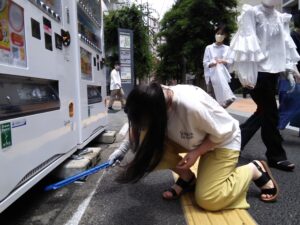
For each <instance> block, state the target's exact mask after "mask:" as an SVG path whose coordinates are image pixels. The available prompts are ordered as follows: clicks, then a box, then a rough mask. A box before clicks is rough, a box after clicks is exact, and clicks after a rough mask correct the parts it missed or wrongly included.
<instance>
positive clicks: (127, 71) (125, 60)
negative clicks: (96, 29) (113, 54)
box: [118, 29, 134, 95]
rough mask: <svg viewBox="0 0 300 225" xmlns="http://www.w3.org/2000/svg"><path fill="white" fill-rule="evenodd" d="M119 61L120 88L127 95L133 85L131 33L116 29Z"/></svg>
mask: <svg viewBox="0 0 300 225" xmlns="http://www.w3.org/2000/svg"><path fill="white" fill-rule="evenodd" d="M118 33H119V61H120V67H121V68H120V76H121V82H122V87H123V89H124V91H125V94H126V95H127V94H128V92H130V90H131V89H132V88H133V85H134V70H133V68H134V61H133V59H134V57H133V32H132V30H128V29H118Z"/></svg>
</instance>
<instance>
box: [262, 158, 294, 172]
mask: <svg viewBox="0 0 300 225" xmlns="http://www.w3.org/2000/svg"><path fill="white" fill-rule="evenodd" d="M268 164H269V166H271V167H274V168H277V169H279V170H284V171H290V172H291V171H293V170H294V169H295V164H293V163H291V162H290V161H288V160H283V161H278V162H273V161H268Z"/></svg>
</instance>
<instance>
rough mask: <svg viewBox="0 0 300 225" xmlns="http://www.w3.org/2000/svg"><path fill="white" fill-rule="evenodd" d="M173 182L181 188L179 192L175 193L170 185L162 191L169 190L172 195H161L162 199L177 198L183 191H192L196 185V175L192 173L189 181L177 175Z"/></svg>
mask: <svg viewBox="0 0 300 225" xmlns="http://www.w3.org/2000/svg"><path fill="white" fill-rule="evenodd" d="M175 184H176V185H178V186H179V187H181V188H182V190H181V192H180V193H177V192H176V191H175V189H174V188H172V187H170V188H169V189H167V190H165V191H164V193H165V192H167V191H169V192H171V193H172V197H170V198H166V197H164V196H163V199H165V200H174V199H178V198H179V197H180V196H181V195H183V194H184V193H187V192H191V191H194V190H195V185H196V177H195V175H194V174H193V177H192V178H191V179H190V180H189V181H185V180H183V179H182V178H180V177H179V178H178V180H177V181H176V183H175Z"/></svg>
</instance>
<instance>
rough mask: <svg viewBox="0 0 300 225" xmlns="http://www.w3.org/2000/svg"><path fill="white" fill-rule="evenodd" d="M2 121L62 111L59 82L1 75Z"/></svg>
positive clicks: (0, 100) (0, 102) (0, 117)
mask: <svg viewBox="0 0 300 225" xmlns="http://www.w3.org/2000/svg"><path fill="white" fill-rule="evenodd" d="M0 90H1V91H0V121H1V120H6V119H12V118H17V117H22V116H27V115H33V114H37V113H43V112H48V111H53V110H58V109H60V99H59V94H58V81H55V80H47V79H38V78H29V77H21V76H12V75H5V74H0Z"/></svg>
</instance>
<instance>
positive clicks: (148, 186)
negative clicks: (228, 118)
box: [0, 99, 300, 225]
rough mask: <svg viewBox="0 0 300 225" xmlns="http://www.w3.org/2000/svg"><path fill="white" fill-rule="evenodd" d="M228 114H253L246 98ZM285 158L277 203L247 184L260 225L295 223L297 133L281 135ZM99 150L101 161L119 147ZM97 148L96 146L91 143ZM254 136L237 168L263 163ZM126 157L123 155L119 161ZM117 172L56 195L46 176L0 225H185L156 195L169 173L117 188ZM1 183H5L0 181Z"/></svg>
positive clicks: (299, 177) (299, 172) (118, 117)
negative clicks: (287, 164) (291, 166)
mask: <svg viewBox="0 0 300 225" xmlns="http://www.w3.org/2000/svg"><path fill="white" fill-rule="evenodd" d="M228 110H229V112H230V113H232V115H234V117H235V118H237V119H238V120H240V121H244V120H245V119H246V117H247V116H249V115H250V113H251V112H252V111H254V110H255V107H254V105H253V102H252V101H251V100H250V99H238V100H237V101H236V102H235V103H234V104H233V105H232V106H231V107H230V108H229V109H228ZM109 120H110V127H109V130H116V131H119V130H120V129H121V127H122V125H123V124H124V123H125V122H126V115H125V114H124V113H123V112H122V111H117V110H116V111H114V112H111V113H109ZM282 135H283V138H284V140H285V141H284V146H285V147H286V150H287V154H288V157H289V159H290V160H291V161H293V162H294V163H296V165H297V167H296V170H295V172H282V171H279V170H276V169H272V171H273V174H274V176H275V178H276V179H277V180H278V183H279V185H280V190H281V194H280V198H279V200H278V202H277V203H271V204H266V203H263V202H261V201H260V200H259V199H258V193H259V192H258V189H257V188H256V187H255V186H254V185H251V187H250V190H249V195H248V200H249V202H250V204H251V208H250V209H249V213H250V214H251V215H252V216H253V218H254V219H255V220H256V221H257V223H258V224H262V225H273V224H274V225H275V224H276V225H277V224H278V225H297V224H300V210H299V208H300V201H299V200H300V193H299V190H300V149H299V146H300V138H299V137H298V131H297V130H296V129H294V130H284V131H282ZM119 141H120V138H118V139H117V142H116V143H114V144H112V145H101V147H102V148H103V152H102V160H101V162H104V161H106V160H107V157H108V155H109V154H110V153H111V152H112V151H113V150H114V149H115V148H116V147H117V146H118V145H119ZM91 145H93V146H98V145H99V144H98V143H92V144H91ZM264 153H265V147H264V145H263V144H262V142H261V138H260V133H257V134H256V136H255V137H254V138H253V139H252V140H251V142H250V143H249V144H248V145H247V147H246V148H245V150H244V151H243V152H242V154H241V157H240V164H245V163H248V162H249V161H251V160H253V159H265V156H264ZM130 157H131V156H130V155H128V156H127V158H126V159H125V162H126V161H128V160H129V158H130ZM119 169H120V168H119V167H114V168H111V169H106V170H104V171H101V172H99V173H97V174H94V175H92V176H90V177H89V178H88V179H87V180H86V182H81V183H74V184H71V185H68V186H66V187H64V188H61V189H59V190H56V191H51V192H44V191H43V187H45V186H46V185H48V184H50V183H53V182H55V181H56V180H55V179H54V178H52V177H51V176H49V177H47V178H46V179H44V180H43V181H41V182H40V183H39V184H38V185H36V187H34V188H33V189H32V190H30V191H29V192H28V193H27V194H26V195H24V197H22V198H21V199H20V200H18V201H17V202H16V203H15V204H13V205H12V206H11V207H10V208H8V209H7V210H6V211H5V212H3V213H2V214H1V215H0V224H1V225H10V224H13V225H25V224H26V225H46V224H54V225H63V224H67V225H76V224H80V225H98V224H101V225H102V224H103V225H114V224H118V225H132V224H137V225H168V224H170V225H171V224H172V225H176V224H178V225H181V224H182V225H183V224H186V222H185V218H184V216H183V212H182V209H181V205H180V202H179V201H171V202H170V201H164V200H162V198H161V192H162V191H163V190H165V189H166V188H168V187H169V186H170V185H171V184H172V182H173V177H172V174H171V172H169V171H164V172H155V173H152V174H150V175H149V176H148V177H146V178H145V179H143V180H142V181H141V182H139V183H137V184H126V185H120V184H118V183H116V182H115V181H114V179H115V178H116V176H117V174H118V170H119ZM2 182H5V181H2Z"/></svg>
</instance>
